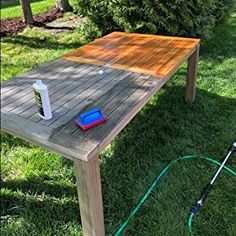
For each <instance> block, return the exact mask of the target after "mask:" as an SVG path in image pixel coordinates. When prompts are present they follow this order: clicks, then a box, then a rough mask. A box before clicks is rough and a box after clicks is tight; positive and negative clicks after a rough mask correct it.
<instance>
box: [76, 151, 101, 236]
mask: <svg viewBox="0 0 236 236" xmlns="http://www.w3.org/2000/svg"><path fill="white" fill-rule="evenodd" d="M74 165H75V174H76V180H77V183H76V185H77V190H78V196H79V204H80V215H81V220H82V228H83V235H84V236H104V235H105V231H104V216H103V204H102V191H101V178H100V167H99V156H98V155H97V156H94V157H92V158H91V159H89V161H87V162H85V161H81V160H74Z"/></svg>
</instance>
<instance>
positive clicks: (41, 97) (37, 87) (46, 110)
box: [33, 80, 52, 120]
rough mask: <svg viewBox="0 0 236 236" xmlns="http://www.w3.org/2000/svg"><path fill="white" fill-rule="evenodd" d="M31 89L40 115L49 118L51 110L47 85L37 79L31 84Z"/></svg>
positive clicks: (45, 118)
mask: <svg viewBox="0 0 236 236" xmlns="http://www.w3.org/2000/svg"><path fill="white" fill-rule="evenodd" d="M33 89H34V94H35V100H36V104H37V106H38V113H39V115H40V117H42V118H43V119H44V120H50V119H51V118H52V111H51V106H50V101H49V96H48V88H47V85H45V84H43V83H42V81H41V80H37V81H36V83H34V84H33Z"/></svg>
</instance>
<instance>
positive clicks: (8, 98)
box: [1, 63, 75, 111]
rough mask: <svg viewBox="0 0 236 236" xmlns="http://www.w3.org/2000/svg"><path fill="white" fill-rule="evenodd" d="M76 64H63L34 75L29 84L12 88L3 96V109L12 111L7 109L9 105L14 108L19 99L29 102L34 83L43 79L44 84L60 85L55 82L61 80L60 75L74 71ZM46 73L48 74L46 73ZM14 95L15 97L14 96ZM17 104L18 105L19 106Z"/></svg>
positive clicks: (29, 79)
mask: <svg viewBox="0 0 236 236" xmlns="http://www.w3.org/2000/svg"><path fill="white" fill-rule="evenodd" d="M73 64H75V63H67V64H66V65H65V64H63V65H62V66H58V67H57V68H56V69H51V70H49V71H41V72H40V75H39V74H34V75H32V77H31V78H28V82H27V84H26V82H25V81H24V83H21V84H20V85H17V86H14V87H12V89H11V90H9V91H8V92H7V93H5V94H3V96H2V99H3V101H2V103H1V105H2V108H4V110H6V111H10V110H11V108H10V109H9V108H6V106H7V105H9V104H10V107H11V106H12V103H13V102H14V101H17V102H19V99H22V100H23V101H21V103H22V102H25V101H27V100H29V97H28V96H29V95H32V94H33V93H32V85H33V83H34V82H35V81H36V80H38V79H41V80H42V81H43V82H44V83H46V84H50V83H59V82H60V81H59V80H54V79H55V78H60V74H63V73H65V72H68V71H69V70H70V69H71V70H73V67H72V65H73ZM45 72H46V73H45ZM12 95H14V96H12ZM17 102H16V104H17Z"/></svg>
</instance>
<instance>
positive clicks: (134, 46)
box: [62, 32, 200, 78]
mask: <svg viewBox="0 0 236 236" xmlns="http://www.w3.org/2000/svg"><path fill="white" fill-rule="evenodd" d="M199 43H200V40H199V39H193V38H181V37H170V36H159V35H144V34H135V33H122V32H114V33H111V34H109V35H107V36H105V37H103V38H100V39H98V40H95V41H93V42H91V43H90V44H88V45H86V46H83V47H81V49H77V50H76V51H74V52H71V53H69V54H67V55H64V56H63V57H62V58H65V59H68V60H71V61H77V62H86V63H92V64H95V65H103V66H109V67H113V68H116V69H123V70H129V71H133V72H139V73H147V74H150V75H154V76H158V77H163V78H166V77H167V76H168V75H170V74H172V73H173V72H174V71H175V69H176V65H180V64H181V63H182V62H183V61H184V60H186V58H187V57H188V55H189V54H191V53H192V52H193V50H194V48H196V46H197V45H199ZM91 53H92V54H91Z"/></svg>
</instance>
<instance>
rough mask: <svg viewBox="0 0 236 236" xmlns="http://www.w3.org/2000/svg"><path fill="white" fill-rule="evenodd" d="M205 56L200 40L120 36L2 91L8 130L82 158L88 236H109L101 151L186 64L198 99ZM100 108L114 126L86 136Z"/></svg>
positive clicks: (189, 91)
mask: <svg viewBox="0 0 236 236" xmlns="http://www.w3.org/2000/svg"><path fill="white" fill-rule="evenodd" d="M198 52H199V40H198V39H190V38H180V37H167V36H156V35H141V34H129V33H121V32H114V33H112V34H109V35H107V36H105V37H103V38H100V39H97V40H95V41H94V42H92V43H90V44H88V45H85V46H83V47H80V48H79V49H77V50H75V51H74V52H72V53H69V54H67V55H65V56H63V57H61V58H58V59H56V60H54V61H51V62H49V63H46V64H44V65H41V66H39V67H38V68H35V69H32V70H30V71H28V72H26V73H24V74H22V75H19V76H16V77H15V78H13V79H12V80H9V81H7V82H5V83H3V84H2V85H1V88H2V91H1V105H2V109H1V113H2V114H1V115H2V116H1V127H2V130H4V131H6V132H9V133H11V134H13V135H16V136H18V137H21V138H22V139H25V140H27V141H30V142H32V143H34V144H38V145H40V146H43V147H46V148H48V149H50V150H52V151H56V152H58V153H60V154H62V155H63V156H65V157H67V158H69V159H72V160H74V164H75V167H76V168H75V171H76V172H75V173H76V177H77V189H78V192H79V200H80V210H81V219H82V225H83V233H84V235H85V236H92V235H93V236H104V235H105V231H104V220H103V206H102V193H101V180H100V170H99V153H101V151H102V150H103V149H104V147H105V146H106V145H107V144H109V143H110V142H111V141H112V140H113V139H114V138H115V137H116V136H117V134H118V133H119V132H120V131H121V130H122V129H123V128H124V127H125V126H126V125H127V124H128V123H129V122H130V120H131V119H132V118H133V117H134V116H135V114H137V113H138V111H139V110H140V109H142V107H143V106H144V105H145V104H146V103H147V102H148V101H149V99H150V97H152V96H153V95H154V94H155V93H156V92H157V91H158V90H159V89H160V88H161V87H162V86H163V85H164V84H165V83H166V82H167V81H168V79H169V78H170V76H171V75H172V74H173V73H174V72H175V71H176V70H177V69H178V68H179V67H180V65H181V64H182V63H183V62H184V61H185V60H188V72H187V85H186V94H185V99H186V101H190V102H193V101H194V99H195V89H196V74H197V61H198ZM101 70H102V72H103V73H99V71H101ZM38 79H41V80H42V81H43V82H44V83H45V84H47V85H48V89H49V96H50V102H51V107H52V113H53V117H52V119H51V120H43V119H42V118H41V117H40V116H39V115H38V113H37V107H36V104H35V100H34V93H33V90H32V84H33V83H34V82H35V81H36V80H38ZM94 107H99V108H100V109H101V110H102V112H103V113H104V114H105V115H106V116H107V121H106V122H104V123H102V124H100V125H99V126H96V127H93V128H92V129H90V130H88V131H86V132H84V131H82V130H81V129H79V128H78V127H77V126H76V125H75V122H74V118H75V117H76V116H77V115H78V114H79V113H81V112H82V111H86V110H87V109H89V108H94Z"/></svg>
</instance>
